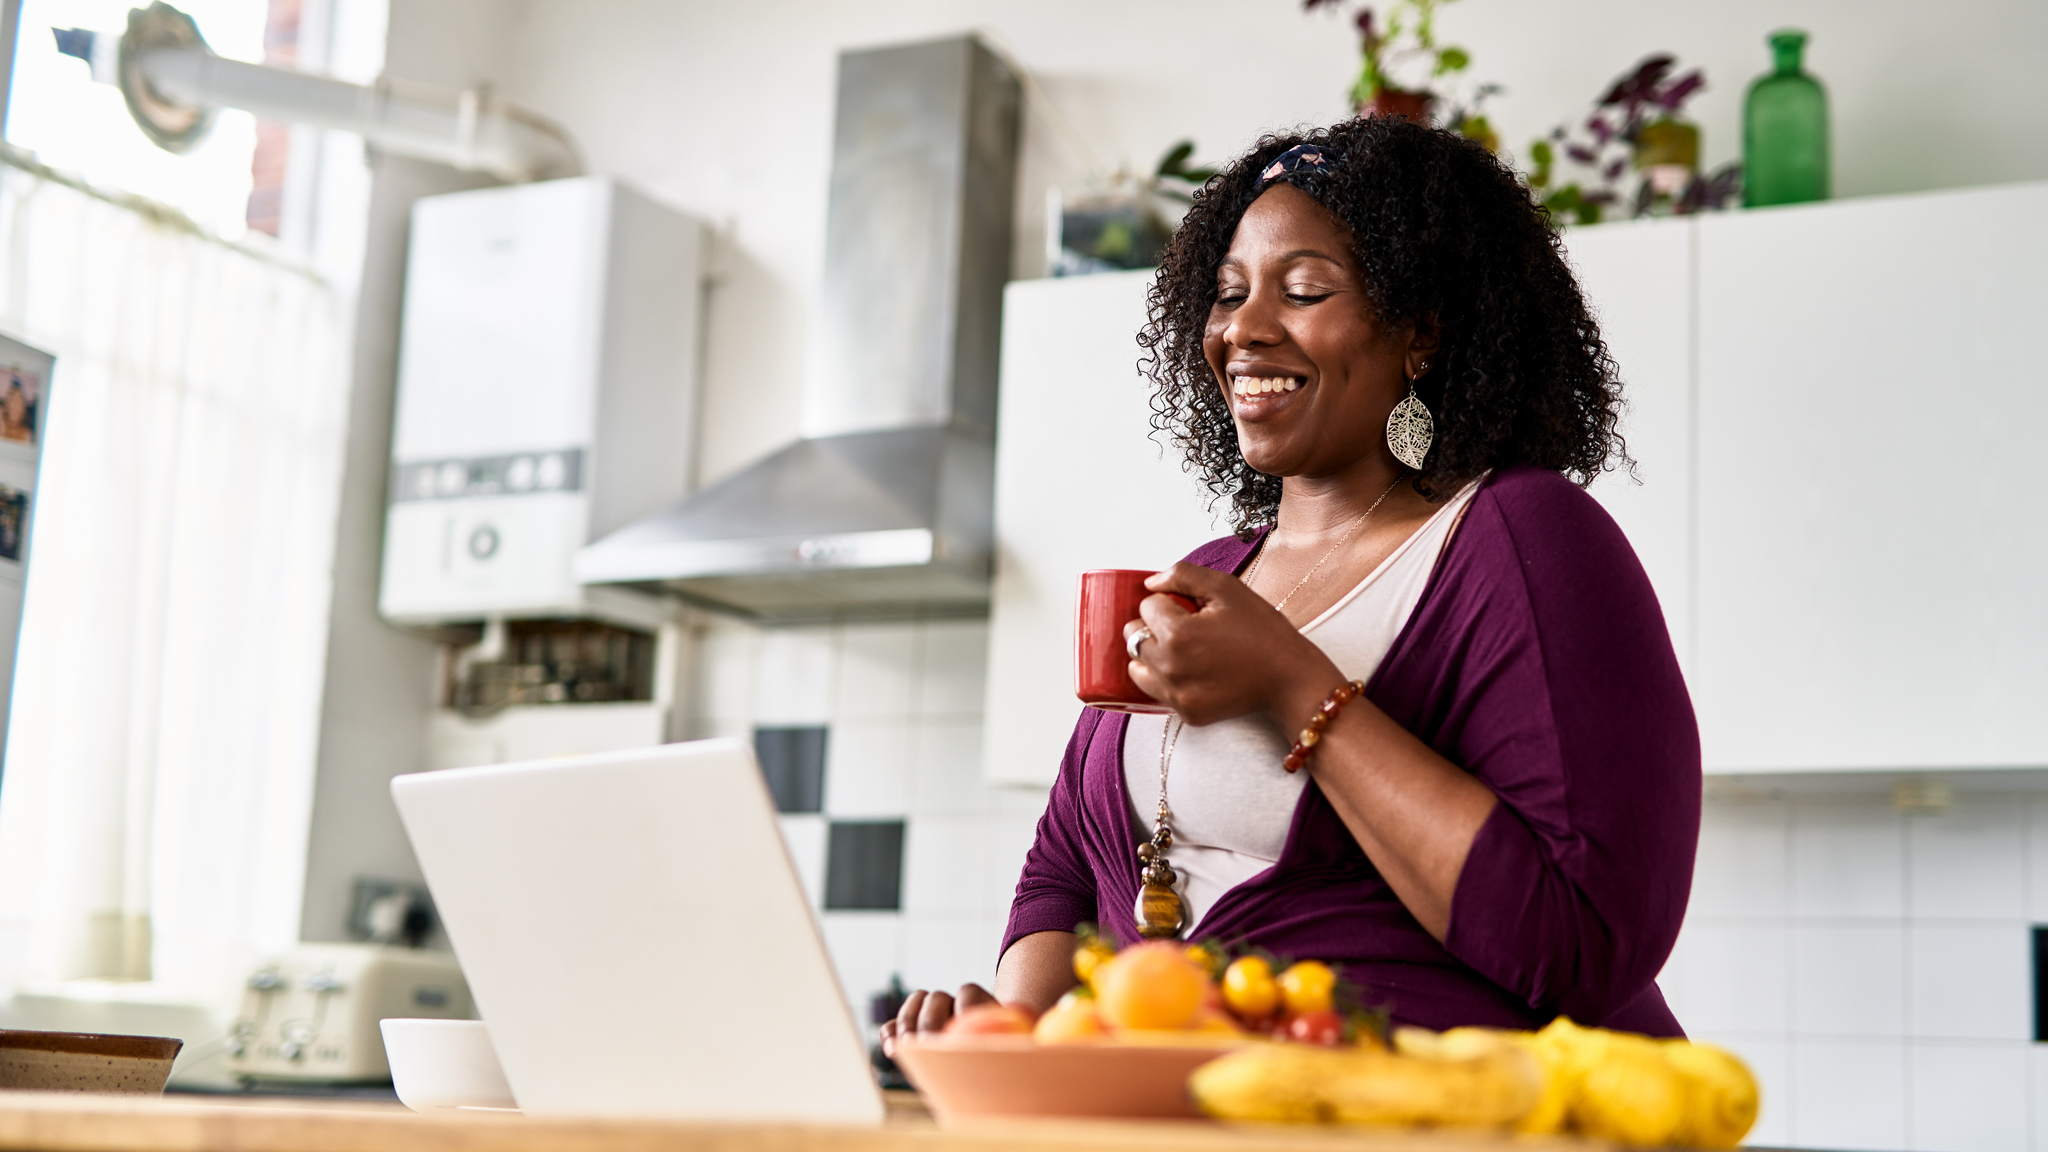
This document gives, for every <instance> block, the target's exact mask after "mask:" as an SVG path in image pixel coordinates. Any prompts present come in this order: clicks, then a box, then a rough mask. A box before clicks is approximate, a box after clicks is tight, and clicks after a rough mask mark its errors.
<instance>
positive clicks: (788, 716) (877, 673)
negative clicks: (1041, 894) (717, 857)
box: [692, 620, 1046, 1023]
mask: <svg viewBox="0 0 2048 1152" xmlns="http://www.w3.org/2000/svg"><path fill="white" fill-rule="evenodd" d="M699 653H700V660H701V675H700V676H699V677H698V684H699V685H700V689H699V692H698V697H697V700H696V701H695V707H694V708H693V710H692V711H693V714H694V727H695V733H696V734H697V735H699V736H740V737H746V736H749V735H750V734H751V733H752V732H753V730H754V728H755V727H756V726H757V725H785V724H823V725H826V726H827V727H828V729H829V735H828V736H827V738H826V745H825V748H826V751H825V790H824V795H825V799H824V811H823V812H822V813H820V814H818V815H785V816H783V817H782V825H783V832H784V835H785V837H786V839H787V840H788V843H789V847H790V853H791V855H792V856H793V857H794V858H795V859H796V862H797V868H798V871H799V872H800V873H801V874H802V876H803V878H804V883H805V885H806V887H807V888H808V889H809V890H810V893H811V899H812V901H813V903H814V904H819V905H820V906H822V904H821V894H822V892H823V890H824V873H825V848H826V828H827V826H828V824H829V823H830V822H831V821H832V820H845V819H875V818H890V819H902V820H903V821H904V822H905V824H906V828H905V838H904V848H903V855H904V860H903V898H902V909H901V910H900V911H897V912H821V913H820V917H821V919H822V921H823V923H824V929H825V939H826V943H827V944H828V945H829V946H830V947H831V949H832V957H833V961H834V963H835V964H836V965H837V966H838V969H839V978H840V982H841V984H842V985H843V986H844V988H845V991H846V995H847V999H848V1000H849V1001H850V1002H851V1003H852V1005H853V1007H854V1010H855V1013H856V1015H857V1016H858V1017H859V1018H860V1019H861V1020H862V1021H863V1023H865V1021H866V1018H867V1001H868V997H869V996H871V995H873V994H874V993H876V992H879V991H881V990H883V989H884V988H886V987H887V986H888V983H889V977H890V976H891V975H898V974H900V975H901V976H902V978H903V982H904V984H905V986H907V987H911V988H952V987H956V986H958V985H960V984H963V983H966V982H968V981H976V982H979V983H982V984H987V983H989V982H990V981H991V980H993V979H994V977H995V966H996V949H997V947H998V946H999V945H1000V944H1001V943H1002V933H1003V924H1004V922H1005V920H1006V919H1007V917H1008V913H1009V907H1010V896H1011V893H1012V891H1013V890H1014V888H1015V887H1016V883H1017V875H1018V872H1019V871H1020V870H1021V869H1022V868H1023V864H1024V852H1025V850H1026V849H1027V848H1029V847H1030V845H1031V838H1032V836H1033V834H1034V831H1035V829H1036V827H1037V823H1038V816H1039V814H1040V813H1041V812H1042V811H1044V809H1045V797H1046V793H1045V790H1044V789H1042V788H1022V789H1019V788H991V787H989V786H988V785H986V784H984V783H983V782H982V771H981V711H982V692H983V686H984V685H985V683H986V667H987V663H988V625H987V624H986V623H985V622H982V621H954V620H946V621H929V622H921V623H896V624H842V625H833V626H824V627H810V628H776V629H756V628H750V627H746V626H744V625H740V624H734V623H729V622H723V621H721V622H718V623H715V624H713V625H712V626H711V628H710V631H709V632H708V633H707V634H706V635H705V638H704V643H703V644H702V645H701V646H700V648H699Z"/></svg>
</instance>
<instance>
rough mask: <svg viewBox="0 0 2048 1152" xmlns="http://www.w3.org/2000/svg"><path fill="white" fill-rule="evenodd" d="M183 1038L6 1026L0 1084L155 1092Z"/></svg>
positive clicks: (1, 1033) (1, 1035) (0, 1043)
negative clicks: (30, 1029)
mask: <svg viewBox="0 0 2048 1152" xmlns="http://www.w3.org/2000/svg"><path fill="white" fill-rule="evenodd" d="M184 1046H185V1042H184V1041H183V1040H173V1039H171V1038H169V1037H165V1036H100V1035H95V1034H93V1033H90V1032H27V1031H22V1030H20V1029H13V1028H0V1088H24V1089H28V1090H30V1091H36V1092H117V1093H121V1094H124V1095H129V1096H155V1095H158V1094H160V1093H162V1092H163V1090H164V1081H166V1080H169V1079H170V1078H171V1062H172V1061H173V1060H176V1059H177V1058H178V1050H179V1049H180V1048H183V1047H184Z"/></svg>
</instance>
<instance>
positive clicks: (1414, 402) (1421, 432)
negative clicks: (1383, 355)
mask: <svg viewBox="0 0 2048 1152" xmlns="http://www.w3.org/2000/svg"><path fill="white" fill-rule="evenodd" d="M1428 371H1429V365H1428V364H1424V365H1422V367H1421V368H1420V369H1418V370H1417V371H1416V373H1415V375H1413V376H1410V377H1409V378H1408V395H1407V396H1405V397H1403V398H1402V400H1401V402H1400V403H1399V404H1396V405H1394V410H1393V411H1392V412H1389V413H1388V414H1387V450H1388V451H1390V452H1392V453H1393V454H1394V459H1396V460H1399V461H1400V462H1401V463H1403V464H1406V465H1407V466H1408V467H1410V468H1413V469H1415V470H1416V471H1418V472H1419V471H1421V470H1422V461H1423V460H1424V459H1425V458H1426V457H1428V455H1429V443H1430V441H1431V440H1433V439H1434V438H1435V437H1436V420H1435V418H1434V417H1432V416H1430V414H1429V406H1428V405H1426V404H1424V403H1423V402H1422V400H1421V399H1420V398H1418V397H1417V396H1416V395H1415V382H1416V381H1417V380H1420V379H1421V378H1422V375H1423V373H1425V372H1428Z"/></svg>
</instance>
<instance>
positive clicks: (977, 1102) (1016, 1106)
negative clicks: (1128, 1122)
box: [896, 1035, 1248, 1124]
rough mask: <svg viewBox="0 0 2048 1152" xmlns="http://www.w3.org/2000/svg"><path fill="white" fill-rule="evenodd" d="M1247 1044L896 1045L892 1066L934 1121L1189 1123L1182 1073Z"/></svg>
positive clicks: (1191, 1110)
mask: <svg viewBox="0 0 2048 1152" xmlns="http://www.w3.org/2000/svg"><path fill="white" fill-rule="evenodd" d="M1247 1042H1248V1041H1246V1040H1238V1039H1233V1038H1228V1037H1222V1038H1217V1037H1195V1036H1191V1035H1190V1036H1186V1038H1185V1039H1183V1038H1181V1037H1180V1036H1175V1037H1174V1038H1173V1040H1172V1042H1170V1043H1148V1042H1144V1041H1133V1040H1114V1041H1108V1042H1104V1043H1100V1044H1039V1043H1037V1042H1035V1041H1033V1040H1032V1039H1031V1038H1030V1037H1029V1036H971V1037H970V1036H959V1037H941V1038H938V1039H933V1040H917V1039H906V1040H903V1041H901V1042H900V1043H898V1044H897V1046H896V1064H897V1066H898V1067H900V1068H902V1069H903V1072H904V1074H905V1075H907V1076H909V1077H910V1082H911V1083H912V1084H914V1085H916V1087H917V1090H918V1092H919V1093H921V1094H922V1095H923V1096H924V1100H925V1103H926V1105H928V1106H929V1107H930V1108H931V1110H932V1115H933V1116H934V1117H935V1118H937V1119H938V1121H939V1122H940V1123H942V1124H943V1123H945V1122H947V1121H950V1120H955V1119H964V1118H972V1117H982V1116H1114V1117H1126V1118H1145V1119H1153V1118H1157V1119H1190V1118H1198V1117H1200V1116H1201V1112H1200V1111H1199V1110H1198V1109H1196V1107H1195V1103H1194V1101H1193V1100H1192V1099H1190V1098H1189V1096H1188V1074H1189V1073H1191V1072H1193V1071H1194V1070H1195V1069H1197V1068H1199V1067H1201V1066H1202V1065H1204V1064H1207V1063H1208V1062H1209V1061H1211V1060H1214V1059H1216V1058H1217V1057H1218V1056H1221V1055H1223V1054H1225V1053H1226V1052H1230V1051H1233V1050H1235V1049H1237V1048H1241V1047H1243V1046H1244V1045H1245V1044H1246V1043H1247Z"/></svg>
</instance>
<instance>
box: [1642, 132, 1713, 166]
mask: <svg viewBox="0 0 2048 1152" xmlns="http://www.w3.org/2000/svg"><path fill="white" fill-rule="evenodd" d="M1635 163H1636V167H1638V168H1662V167H1673V168H1683V169H1685V170H1686V171H1688V172H1690V171H1696V170H1697V169H1698V168H1699V166H1700V130H1699V126H1698V125H1696V124H1687V123H1686V122H1685V121H1683V120H1671V119H1665V120H1659V121H1656V122H1655V123H1652V124H1645V125H1643V128H1642V130H1641V131H1639V132H1637V133H1636V155H1635Z"/></svg>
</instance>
